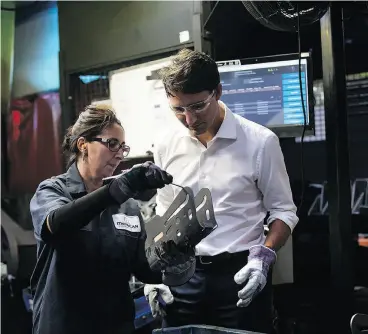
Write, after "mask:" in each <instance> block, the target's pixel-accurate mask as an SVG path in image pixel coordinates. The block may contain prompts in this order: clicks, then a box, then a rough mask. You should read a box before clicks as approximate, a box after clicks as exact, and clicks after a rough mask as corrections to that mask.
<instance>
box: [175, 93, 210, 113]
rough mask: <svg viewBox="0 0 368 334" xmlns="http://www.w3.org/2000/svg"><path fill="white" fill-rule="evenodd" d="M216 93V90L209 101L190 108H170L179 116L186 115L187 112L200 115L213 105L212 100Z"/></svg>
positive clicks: (192, 105)
mask: <svg viewBox="0 0 368 334" xmlns="http://www.w3.org/2000/svg"><path fill="white" fill-rule="evenodd" d="M215 93H216V91H215V90H214V91H213V92H212V93H211V95H210V96H209V97H208V98H207V99H205V100H203V101H200V102H197V103H193V104H191V105H189V106H186V107H179V106H178V107H176V106H172V105H170V108H171V110H173V111H174V112H175V114H177V115H181V114H184V112H186V111H188V112H191V113H195V114H200V113H201V112H203V111H205V110H206V109H207V108H208V106H209V105H210V103H211V99H212V98H213V96H214V95H215Z"/></svg>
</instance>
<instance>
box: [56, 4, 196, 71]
mask: <svg viewBox="0 0 368 334" xmlns="http://www.w3.org/2000/svg"><path fill="white" fill-rule="evenodd" d="M58 6H59V30H60V49H61V50H62V52H63V57H64V64H63V69H64V70H66V71H78V70H80V69H85V68H93V67H100V66H103V65H110V64H111V63H117V62H121V61H124V60H127V59H131V58H133V57H136V58H141V57H144V56H145V55H147V54H149V53H152V52H157V51H158V50H165V49H168V48H172V47H174V46H178V45H179V44H180V42H179V32H181V31H185V30H188V31H189V33H190V37H191V38H192V15H193V2H192V1H101V2H97V1H91V2H86V1H83V2H80V1H73V2H69V1H60V2H59V3H58Z"/></svg>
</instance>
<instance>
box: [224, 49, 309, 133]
mask: <svg viewBox="0 0 368 334" xmlns="http://www.w3.org/2000/svg"><path fill="white" fill-rule="evenodd" d="M280 58H281V59H280ZM287 58H289V59H285V56H274V57H272V60H271V59H270V57H265V58H258V59H250V60H247V59H244V60H238V61H230V62H218V65H219V72H220V79H221V84H222V97H221V100H222V101H223V102H224V103H225V104H226V105H227V106H228V107H229V108H230V110H231V111H232V112H233V113H235V114H238V115H240V116H242V117H245V118H246V119H249V120H251V121H253V122H256V123H259V124H261V125H264V126H266V127H268V128H270V129H272V130H273V131H274V132H276V133H277V134H278V135H280V136H284V137H294V136H298V135H300V134H301V133H302V131H303V128H304V112H303V105H302V98H301V89H300V88H301V87H300V77H299V59H298V55H289V57H287ZM290 58H291V59H290ZM300 64H301V83H302V92H303V100H304V101H303V103H304V107H305V109H304V110H305V119H306V130H307V132H308V133H310V132H311V130H312V123H313V122H312V119H311V118H312V117H311V116H312V111H311V106H310V101H309V94H310V92H309V91H312V89H311V86H310V83H311V82H312V81H311V78H310V76H311V74H310V73H309V72H310V70H309V66H308V57H305V56H304V57H302V58H301V60H300ZM308 130H309V131H308Z"/></svg>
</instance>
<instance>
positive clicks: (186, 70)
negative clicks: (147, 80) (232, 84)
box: [159, 49, 220, 95]
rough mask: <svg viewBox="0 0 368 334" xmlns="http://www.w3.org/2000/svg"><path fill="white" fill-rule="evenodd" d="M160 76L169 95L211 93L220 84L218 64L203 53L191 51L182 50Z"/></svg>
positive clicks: (161, 71) (160, 72)
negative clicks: (206, 91)
mask: <svg viewBox="0 0 368 334" xmlns="http://www.w3.org/2000/svg"><path fill="white" fill-rule="evenodd" d="M159 74H160V77H161V79H162V81H163V84H164V87H165V90H166V94H168V95H173V93H177V92H180V93H184V94H196V93H201V92H203V91H205V90H208V91H210V92H211V91H213V90H214V89H216V88H217V86H218V84H219V83H220V74H219V71H218V67H217V64H216V62H215V61H214V60H213V59H212V58H211V57H209V56H207V55H206V54H205V53H203V52H199V51H192V50H189V49H182V50H180V51H179V52H178V53H177V54H176V55H175V56H174V57H173V58H172V62H171V64H170V65H168V66H166V67H164V68H162V69H161V70H160V71H159Z"/></svg>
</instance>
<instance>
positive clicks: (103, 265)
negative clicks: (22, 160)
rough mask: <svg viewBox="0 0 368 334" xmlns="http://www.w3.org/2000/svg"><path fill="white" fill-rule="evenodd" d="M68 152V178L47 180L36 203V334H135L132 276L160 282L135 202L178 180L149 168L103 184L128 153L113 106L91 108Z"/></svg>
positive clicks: (68, 141) (69, 138) (73, 132)
mask: <svg viewBox="0 0 368 334" xmlns="http://www.w3.org/2000/svg"><path fill="white" fill-rule="evenodd" d="M63 148H64V150H65V152H66V153H68V155H69V164H68V167H69V169H68V171H67V172H66V173H65V174H62V175H59V176H56V177H52V178H51V179H48V180H45V181H43V182H42V183H41V184H40V185H39V187H38V188H37V191H36V193H35V195H34V196H33V198H32V200H31V203H30V211H31V214H32V220H33V225H34V231H35V236H36V239H37V246H38V249H37V254H38V260H37V264H36V268H35V270H34V272H33V275H32V278H31V287H32V290H33V292H34V311H33V333H37V334H38V333H39V334H74V333H75V334H81V333H86V334H87V333H88V334H91V333H106V334H115V333H119V334H129V333H131V332H133V330H134V316H135V311H134V302H133V299H132V297H131V293H130V289H129V279H130V277H131V275H132V274H133V275H135V276H136V277H137V279H139V280H141V281H142V282H146V283H160V282H161V277H160V276H161V275H159V274H157V273H153V272H152V271H151V270H150V268H149V265H148V263H147V259H146V256H145V251H144V241H145V237H146V235H145V230H144V224H143V220H142V218H141V215H140V212H139V209H138V206H137V204H136V203H135V201H134V200H132V199H131V198H132V197H134V196H136V195H137V194H138V193H139V192H141V191H144V190H147V189H156V188H162V187H164V186H165V185H166V184H169V183H171V182H172V177H171V176H170V175H169V174H167V173H166V172H164V171H162V170H161V169H159V168H158V167H157V166H155V165H154V164H153V163H149V162H148V163H145V164H143V165H141V166H139V167H136V168H133V169H131V170H130V171H128V172H127V173H125V174H123V175H122V176H119V177H118V178H116V179H114V180H113V181H112V182H111V183H110V184H105V185H104V184H103V179H104V178H106V177H108V176H111V175H112V174H113V172H114V171H115V169H116V167H117V166H118V165H119V163H120V162H121V160H122V159H123V158H124V157H125V156H126V155H127V154H128V153H129V147H128V146H127V145H126V144H125V135H124V129H123V127H122V125H121V123H120V122H119V120H118V119H117V117H116V115H115V113H114V111H112V110H111V109H109V108H108V107H104V106H98V107H96V106H89V107H87V108H86V109H85V111H84V112H82V113H81V114H80V115H79V118H78V120H77V121H76V123H75V124H74V125H73V126H72V127H70V128H69V130H68V133H67V134H66V136H65V140H64V143H63ZM45 163H47V162H45Z"/></svg>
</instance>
